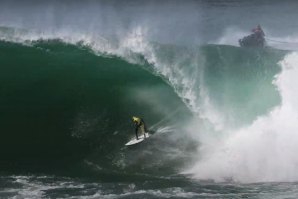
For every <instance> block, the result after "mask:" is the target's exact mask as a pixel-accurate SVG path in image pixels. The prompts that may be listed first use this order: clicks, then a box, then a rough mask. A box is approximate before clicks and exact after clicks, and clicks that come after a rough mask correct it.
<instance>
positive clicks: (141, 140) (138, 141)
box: [125, 133, 150, 146]
mask: <svg viewBox="0 0 298 199" xmlns="http://www.w3.org/2000/svg"><path fill="white" fill-rule="evenodd" d="M149 136H150V135H149V134H148V133H146V138H145V137H144V135H141V136H139V139H138V140H137V139H136V138H134V139H132V140H130V141H129V142H127V143H126V144H125V146H130V145H134V144H138V143H140V142H143V141H144V140H146V139H147V138H149Z"/></svg>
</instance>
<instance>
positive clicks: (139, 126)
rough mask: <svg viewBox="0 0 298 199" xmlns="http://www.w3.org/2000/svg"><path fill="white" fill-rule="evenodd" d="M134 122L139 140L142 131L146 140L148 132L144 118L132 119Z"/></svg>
mask: <svg viewBox="0 0 298 199" xmlns="http://www.w3.org/2000/svg"><path fill="white" fill-rule="evenodd" d="M132 121H133V123H134V124H135V133H136V138H137V140H138V139H139V137H138V132H139V131H140V132H141V133H143V134H144V137H145V138H146V132H148V130H147V127H146V124H145V122H144V120H143V119H142V118H139V117H135V116H133V117H132Z"/></svg>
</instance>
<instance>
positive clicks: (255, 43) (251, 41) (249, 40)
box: [239, 33, 265, 47]
mask: <svg viewBox="0 0 298 199" xmlns="http://www.w3.org/2000/svg"><path fill="white" fill-rule="evenodd" d="M239 45H240V46H241V47H264V46H265V38H264V37H262V36H260V35H258V34H256V33H254V34H251V35H248V36H246V37H243V38H242V39H239Z"/></svg>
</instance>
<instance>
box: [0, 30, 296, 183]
mask: <svg viewBox="0 0 298 199" xmlns="http://www.w3.org/2000/svg"><path fill="white" fill-rule="evenodd" d="M0 36H1V39H2V41H1V55H2V56H3V57H4V59H3V60H1V62H2V63H1V70H2V71H3V72H1V74H2V75H3V77H1V78H2V80H3V83H2V86H1V89H2V91H3V92H2V97H1V101H2V104H3V107H5V109H3V111H1V114H3V116H4V117H5V120H2V122H3V125H1V126H2V127H1V128H2V129H1V131H2V132H5V133H4V134H3V139H1V140H2V142H3V144H2V145H1V146H2V147H3V150H2V151H3V157H6V160H7V161H8V162H10V160H18V161H24V159H26V160H29V162H30V161H36V162H37V164H42V162H43V161H44V162H45V164H48V162H49V161H50V162H55V163H57V164H60V165H62V167H64V168H65V167H67V166H66V165H68V164H67V163H70V164H83V165H84V166H83V167H84V168H86V170H87V172H90V170H91V171H92V172H93V171H95V172H99V173H110V172H115V171H117V172H116V174H117V175H119V173H120V174H121V175H124V174H125V175H130V174H138V173H139V172H141V173H143V172H145V173H146V172H150V173H151V176H154V175H153V174H155V175H164V174H167V173H173V172H174V173H177V172H178V171H177V170H182V168H183V167H190V166H191V165H193V160H197V158H198V157H199V161H198V162H197V163H195V166H194V167H193V169H190V170H189V171H188V172H187V173H192V174H194V176H196V177H197V178H199V179H215V180H225V179H230V178H231V179H233V180H239V181H260V180H279V179H282V178H277V177H275V178H274V176H273V175H272V176H273V177H272V176H270V175H269V174H270V173H271V172H269V173H268V175H269V177H267V178H266V177H264V176H263V177H260V175H258V174H259V173H258V172H259V171H260V170H261V171H263V170H266V169H267V168H268V167H265V166H263V167H261V166H259V165H258V164H257V163H254V164H249V163H251V162H250V161H252V162H254V161H255V162H258V161H259V159H258V158H261V159H262V158H265V156H261V155H259V156H258V155H256V154H257V153H258V152H257V151H256V150H253V151H251V154H250V155H251V156H247V155H249V154H246V152H245V151H246V150H248V149H247V148H245V146H247V147H250V146H255V148H256V147H258V146H261V145H263V144H266V140H260V144H259V145H253V143H250V142H246V143H247V144H246V145H245V144H243V143H242V141H246V140H249V139H248V138H251V139H252V140H253V139H258V136H261V134H262V133H260V134H258V132H260V131H261V132H262V130H260V131H259V130H251V129H250V128H255V127H253V126H255V125H256V123H259V122H258V121H260V120H261V119H260V118H266V117H267V116H266V115H271V114H272V113H273V112H274V111H273V112H272V110H276V109H274V108H275V107H277V106H279V104H283V99H284V97H283V93H282V92H280V91H282V90H284V89H279V90H277V89H276V88H280V87H279V85H280V83H278V84H277V83H276V84H272V81H273V79H274V78H275V75H276V74H278V73H279V72H280V71H282V73H281V75H282V74H283V71H284V69H283V68H282V70H281V68H280V66H279V65H278V64H277V63H278V61H280V60H281V59H282V57H283V56H284V55H285V54H286V52H285V51H280V50H276V49H271V48H265V49H242V48H239V47H235V46H227V45H205V46H184V45H180V46H179V45H173V44H160V43H152V42H148V41H147V37H146V30H144V29H142V28H140V27H138V28H136V29H134V30H133V31H131V32H130V33H129V34H127V35H125V36H124V37H122V38H121V40H119V39H116V40H115V38H108V39H107V38H104V37H100V36H99V35H96V36H90V35H85V34H78V35H76V34H72V35H71V36H69V35H68V34H66V33H63V32H59V31H58V32H56V33H51V34H45V33H40V32H32V31H26V30H20V29H12V28H2V29H1V35H0ZM277 77H280V76H277ZM277 79H278V78H277ZM276 85H278V86H277V87H276ZM132 115H141V116H144V117H145V120H146V121H147V122H148V124H149V125H153V126H155V124H158V126H157V127H160V128H159V129H156V130H157V133H156V136H153V137H152V139H151V142H148V144H144V145H142V147H141V148H136V149H132V150H126V149H124V148H123V147H122V146H123V145H124V143H125V142H126V141H127V140H128V139H129V138H130V136H133V132H132V127H131V126H130V119H129V118H130V117H131V116H132ZM268 117H271V116H268ZM269 125H270V124H268V126H269ZM239 129H240V130H239ZM243 129H248V130H243ZM248 131H252V132H255V135H253V133H251V134H249V136H248V134H247V133H245V132H248ZM163 132H168V133H163ZM243 132H244V133H243ZM276 132H277V130H276ZM245 134H247V136H248V137H245V136H243V138H239V139H240V140H234V141H230V140H232V139H236V138H235V137H237V136H239V137H241V136H242V135H245ZM193 138H195V139H193ZM12 143H13V144H14V145H15V147H14V149H13V150H10V151H9V152H7V151H5V150H4V149H5V148H8V147H9V146H11V145H12ZM231 143H232V144H231ZM230 145H231V146H230ZM241 147H244V148H241ZM197 148H198V150H197ZM261 149H262V150H264V149H263V148H261ZM241 150H242V152H241ZM4 151H5V152H4ZM227 151H230V152H227ZM236 151H237V152H236ZM239 151H240V152H239ZM235 154H238V155H239V159H237V158H236V160H235V159H233V158H235ZM258 154H262V153H258ZM264 154H265V153H264ZM268 155H272V154H268ZM20 157H23V158H20ZM157 157H158V158H157ZM243 157H247V159H245V158H244V159H241V158H243ZM249 157H251V159H249ZM252 157H255V158H256V159H253V158H252ZM272 157H273V156H272ZM265 159H266V158H265ZM62 160H64V162H65V163H63V164H61V161H62ZM70 160H73V161H70ZM248 160H249V161H248ZM268 160H271V159H270V158H269V159H268ZM183 161H184V162H183ZM233 161H234V162H233ZM230 163H232V166H231V165H230ZM290 163H291V162H289V164H290ZM235 165H236V166H235ZM243 165H247V166H246V169H247V170H245V169H243V168H244V166H243ZM255 165H258V167H257V169H256V170H254V168H255ZM29 167H31V165H30V166H29ZM50 167H51V166H49V169H50ZM226 167H229V168H231V169H233V170H228V169H226ZM42 168H43V169H41V170H44V165H43V166H42ZM275 168H281V167H279V166H278V165H277V166H276V167H275ZM33 170H34V169H33ZM246 171H249V172H250V173H249V172H246ZM80 172H82V169H81V168H80ZM245 172H246V173H245ZM76 173H78V172H76ZM129 173H130V174H129ZM263 173H265V172H263ZM114 174H115V173H114ZM244 174H247V175H244ZM268 175H267V176H268ZM258 176H259V177H258ZM283 177H284V176H283ZM285 178H286V177H285ZM288 179H289V178H288Z"/></svg>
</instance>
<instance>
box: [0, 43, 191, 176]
mask: <svg viewBox="0 0 298 199" xmlns="http://www.w3.org/2000/svg"><path fill="white" fill-rule="evenodd" d="M0 57H1V60H0V62H1V63H0V70H1V72H0V80H1V83H0V91H1V92H0V107H1V110H0V115H1V120H0V132H1V134H0V135H1V138H0V151H1V152H0V153H1V162H3V164H1V165H2V166H3V167H4V170H5V169H20V170H26V169H29V170H38V169H40V170H41V171H43V170H47V169H52V166H53V164H54V165H55V166H56V167H62V168H67V165H70V164H74V163H79V162H82V161H83V159H84V158H87V157H88V156H92V154H95V155H93V156H94V157H92V158H93V159H96V160H99V162H104V160H105V159H107V158H110V156H114V154H118V153H119V151H120V148H122V147H123V145H124V144H125V143H126V141H127V140H128V139H129V138H130V137H131V136H133V135H134V128H133V126H132V124H131V119H130V118H131V116H133V115H136V116H140V117H143V118H144V119H145V121H146V122H147V123H148V125H149V126H150V125H153V124H154V123H156V122H158V121H160V120H161V119H162V118H164V117H165V116H166V115H167V114H168V113H170V112H172V111H173V110H174V109H176V108H177V107H182V108H183V109H184V110H185V111H186V110H187V109H186V108H185V105H184V104H183V103H182V101H181V100H180V99H179V98H178V97H177V95H176V94H175V93H174V92H173V90H172V89H171V87H170V86H168V85H167V84H166V83H165V82H164V81H163V80H162V79H161V78H160V77H158V76H155V75H152V74H151V73H150V72H148V71H147V70H145V69H144V68H142V67H141V66H139V65H134V64H130V63H127V62H126V61H123V60H121V59H119V58H117V57H104V56H96V55H94V54H93V53H91V52H90V51H89V50H87V49H84V48H82V47H79V46H73V45H67V44H64V43H61V42H59V41H48V42H47V41H39V42H36V43H35V44H34V45H33V46H24V45H20V44H14V43H9V42H1V43H0ZM186 112H187V111H186ZM177 118H178V117H177ZM87 159H88V158H87ZM93 159H92V160H93ZM110 159H111V158H110ZM110 161H111V160H110ZM109 165H110V164H109ZM15 167H16V168H15ZM53 169H54V168H53Z"/></svg>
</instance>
